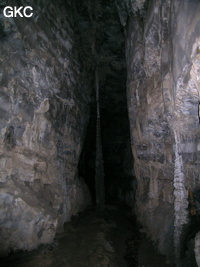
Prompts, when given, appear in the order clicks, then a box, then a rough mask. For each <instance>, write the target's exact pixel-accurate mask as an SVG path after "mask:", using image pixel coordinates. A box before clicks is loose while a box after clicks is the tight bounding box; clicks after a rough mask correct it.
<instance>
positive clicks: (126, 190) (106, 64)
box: [79, 1, 136, 205]
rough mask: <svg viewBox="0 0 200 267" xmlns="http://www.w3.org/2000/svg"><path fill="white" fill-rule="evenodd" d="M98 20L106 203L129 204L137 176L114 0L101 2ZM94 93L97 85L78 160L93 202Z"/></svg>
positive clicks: (122, 42)
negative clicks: (131, 143)
mask: <svg viewBox="0 0 200 267" xmlns="http://www.w3.org/2000/svg"><path fill="white" fill-rule="evenodd" d="M83 6H84V5H83ZM82 12H83V11H82ZM96 23H98V24H100V26H101V31H100V34H99V35H100V36H101V38H99V39H98V47H97V50H98V51H97V52H96V53H98V57H99V58H101V59H103V60H102V62H101V65H100V67H99V72H100V74H99V76H100V81H99V98H100V100H99V102H100V122H101V139H102V140H101V141H102V150H103V161H104V174H105V177H104V185H105V201H106V203H107V204H119V203H121V204H122V203H123V204H125V203H126V204H129V205H130V203H132V204H133V202H134V195H135V181H136V180H135V179H134V170H133V157H132V152H131V145H130V129H129V119H128V110H127V99H126V78H127V71H126V62H125V39H124V30H123V27H122V25H121V23H120V21H119V15H118V11H117V8H116V5H115V3H114V2H112V1H110V2H109V4H108V3H107V2H106V3H102V13H101V19H100V21H98V20H97V21H96ZM91 27H93V25H91ZM99 28H100V27H98V29H99ZM99 46H100V48H99ZM99 64H100V63H99ZM93 86H94V84H93ZM95 97H96V96H95V88H94V92H93V93H92V100H93V101H91V104H90V120H89V125H88V128H87V132H86V137H85V143H84V146H83V150H82V154H81V157H80V162H79V175H80V176H81V177H83V178H84V180H85V181H86V183H87V184H88V186H89V189H90V192H91V196H92V202H93V203H95V199H96V196H95V157H96V116H97V112H96V105H97V103H96V101H95ZM132 204H131V205H132Z"/></svg>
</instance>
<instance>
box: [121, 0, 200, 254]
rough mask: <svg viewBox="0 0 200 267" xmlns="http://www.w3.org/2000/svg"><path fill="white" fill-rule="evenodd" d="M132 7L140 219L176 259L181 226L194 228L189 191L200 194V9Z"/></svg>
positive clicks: (127, 17) (130, 92)
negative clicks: (134, 8) (198, 191)
mask: <svg viewBox="0 0 200 267" xmlns="http://www.w3.org/2000/svg"><path fill="white" fill-rule="evenodd" d="M136 2H137V1H136ZM142 2H143V3H144V1H141V3H142ZM124 3H129V4H130V3H131V1H124ZM130 7H131V4H130V5H129V6H128V9H127V7H126V5H122V6H121V7H120V6H119V10H120V15H121V20H122V21H123V24H124V25H125V32H126V59H127V61H126V62H127V71H128V77H127V101H128V110H129V119H130V129H131V145H132V152H133V156H134V170H135V175H136V177H137V182H138V187H137V192H136V214H137V216H138V219H139V221H140V222H141V223H142V224H143V226H144V227H145V228H146V232H147V234H148V236H151V238H152V240H154V241H155V242H157V244H158V248H159V250H160V251H161V252H162V253H165V254H167V255H168V256H169V257H170V258H171V257H174V256H175V258H179V257H180V254H181V252H180V250H181V249H180V247H181V243H182V242H183V241H182V235H183V234H184V226H185V225H188V224H191V218H190V212H191V208H190V204H189V202H188V198H189V192H190V191H192V193H194V194H195V191H196V190H198V188H199V174H198V173H199V170H200V164H199V137H198V136H199V131H200V130H199V118H198V116H199V115H198V103H199V93H198V91H199V84H198V81H197V80H198V79H199V78H197V76H198V77H199V74H197V73H199V63H198V58H199V54H198V53H199V52H198V47H199V44H200V43H199V34H200V27H199V23H200V20H199V15H198V14H199V11H200V5H199V2H198V1H185V2H184V4H183V2H182V1H179V0H174V1H169V0H167V1H146V3H145V4H144V5H143V7H142V8H139V10H138V12H135V11H134V10H132V11H130V10H131V8H130ZM125 11H126V12H125ZM128 11H129V12H128ZM195 73H196V74H195ZM197 231H198V229H197Z"/></svg>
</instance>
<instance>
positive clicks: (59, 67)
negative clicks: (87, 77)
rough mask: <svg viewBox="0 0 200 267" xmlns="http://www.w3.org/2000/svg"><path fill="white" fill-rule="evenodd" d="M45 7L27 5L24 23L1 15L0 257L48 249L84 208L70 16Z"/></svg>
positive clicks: (78, 82)
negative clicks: (29, 12) (29, 13)
mask: <svg viewBox="0 0 200 267" xmlns="http://www.w3.org/2000/svg"><path fill="white" fill-rule="evenodd" d="M44 2H45V4H44V5H43V1H41V2H40V3H39V2H38V3H37V5H36V4H33V3H32V1H31V4H33V8H34V16H33V17H31V18H29V19H27V21H26V18H24V19H22V18H20V17H17V18H5V17H4V16H3V14H2V10H3V9H2V8H0V9H1V10H0V11H1V14H0V28H1V40H0V50H1V55H0V69H1V70H0V103H1V105H0V128H1V132H0V169H1V170H0V225H1V228H0V254H1V255H4V254H6V253H8V252H9V250H10V249H12V250H16V249H24V250H31V249H34V248H36V247H37V246H38V245H39V244H42V243H49V242H51V241H52V240H53V238H54V236H55V233H56V231H57V229H59V228H62V226H63V223H64V222H65V221H69V220H70V218H71V216H72V215H75V214H76V213H77V212H78V211H80V210H83V209H84V208H85V207H86V206H87V205H88V204H89V203H90V195H89V192H88V189H87V187H86V185H85V184H84V181H83V180H80V179H79V177H78V173H77V166H78V161H79V156H80V152H81V147H82V142H83V139H84V133H85V127H86V125H87V121H88V117H89V113H88V108H87V105H88V101H89V95H88V91H87V90H85V91H83V90H82V78H81V77H80V64H79V63H78V62H77V59H76V58H77V57H76V55H77V53H76V51H74V50H73V49H72V45H73V42H74V33H73V17H72V12H71V10H70V7H69V6H67V5H66V4H64V3H63V1H57V2H55V3H52V2H51V1H44ZM20 3H21V5H23V1H18V4H19V5H20ZM8 4H10V5H12V4H15V1H8Z"/></svg>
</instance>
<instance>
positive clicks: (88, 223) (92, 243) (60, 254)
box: [0, 206, 171, 267]
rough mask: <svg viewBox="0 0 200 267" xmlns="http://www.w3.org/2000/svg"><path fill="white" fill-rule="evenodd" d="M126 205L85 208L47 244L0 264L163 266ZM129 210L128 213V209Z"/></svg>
mask: <svg viewBox="0 0 200 267" xmlns="http://www.w3.org/2000/svg"><path fill="white" fill-rule="evenodd" d="M127 214H128V212H127V210H126V208H120V209H119V208H118V209H117V207H115V206H107V208H106V210H105V211H104V212H95V210H94V209H90V210H87V211H85V212H83V213H80V214H79V215H77V216H74V217H73V218H72V220H71V222H69V223H66V224H65V225H64V231H63V232H62V233H59V234H57V235H56V238H55V240H54V242H53V243H52V244H50V245H44V246H41V247H40V248H39V249H37V250H34V251H32V252H18V253H15V254H13V255H10V256H9V257H7V258H1V259H0V266H2V267H3V266H6V267H7V266H8V267H9V266H12V267H15V266H21V267H42V266H43V267H44V266H49V267H59V266H60V267H132V266H136V267H160V266H162V267H165V266H171V265H169V264H167V262H166V259H165V257H164V256H161V255H159V254H158V253H156V251H155V249H154V247H153V245H152V244H151V242H150V241H148V240H147V238H146V237H145V236H144V235H143V234H141V233H140V231H139V227H138V226H136V224H135V223H134V220H133V219H132V217H131V216H128V215H127ZM129 214H130V213H129Z"/></svg>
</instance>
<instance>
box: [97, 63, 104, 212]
mask: <svg viewBox="0 0 200 267" xmlns="http://www.w3.org/2000/svg"><path fill="white" fill-rule="evenodd" d="M95 82H96V104H97V122H96V161H95V186H96V206H97V209H98V210H103V209H104V202H105V192H104V163H103V153H102V144H101V125H100V107H99V72H98V68H96V70H95Z"/></svg>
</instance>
